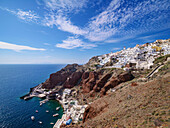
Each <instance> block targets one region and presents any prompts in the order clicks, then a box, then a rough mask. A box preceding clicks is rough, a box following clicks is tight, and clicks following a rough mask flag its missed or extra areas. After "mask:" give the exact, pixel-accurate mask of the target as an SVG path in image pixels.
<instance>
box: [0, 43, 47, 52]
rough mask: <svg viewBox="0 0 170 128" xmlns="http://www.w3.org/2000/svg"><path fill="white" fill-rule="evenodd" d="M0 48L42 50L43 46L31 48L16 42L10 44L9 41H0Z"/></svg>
mask: <svg viewBox="0 0 170 128" xmlns="http://www.w3.org/2000/svg"><path fill="white" fill-rule="evenodd" d="M0 49H10V50H14V51H17V52H19V51H22V50H34V51H35V50H39V51H44V50H45V49H43V48H33V47H30V46H24V45H17V44H11V43H6V42H2V41H0Z"/></svg>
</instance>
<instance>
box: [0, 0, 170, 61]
mask: <svg viewBox="0 0 170 128" xmlns="http://www.w3.org/2000/svg"><path fill="white" fill-rule="evenodd" d="M168 38H170V2H169V0H161V1H160V0H0V64H57V63H58V64H66V63H79V64H83V63H86V62H87V61H88V60H89V59H90V58H91V57H92V56H96V55H101V54H106V53H110V52H111V51H112V52H116V51H119V50H121V49H122V48H123V47H124V46H126V47H134V46H135V45H136V44H143V43H146V42H153V41H155V40H156V39H168Z"/></svg>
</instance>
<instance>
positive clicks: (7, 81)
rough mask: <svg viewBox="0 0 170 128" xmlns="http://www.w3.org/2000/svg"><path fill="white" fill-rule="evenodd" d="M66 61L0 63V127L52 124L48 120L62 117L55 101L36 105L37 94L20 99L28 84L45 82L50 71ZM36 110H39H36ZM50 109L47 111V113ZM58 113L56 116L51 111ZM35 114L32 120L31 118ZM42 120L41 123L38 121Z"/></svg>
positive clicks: (45, 127)
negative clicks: (51, 62)
mask: <svg viewBox="0 0 170 128" xmlns="http://www.w3.org/2000/svg"><path fill="white" fill-rule="evenodd" d="M64 66H65V65H0V128H52V127H53V125H51V124H50V122H54V123H55V122H56V121H57V119H58V118H61V116H62V112H63V110H62V109H60V110H59V111H56V107H57V106H60V104H59V103H58V102H57V101H49V102H47V103H46V104H43V105H42V106H41V107H40V106H39V101H40V99H39V98H33V99H31V100H29V101H24V100H21V99H20V98H19V97H20V96H23V95H24V94H26V93H27V92H29V89H30V88H31V87H34V86H36V85H38V84H39V83H42V82H44V81H45V80H46V79H47V78H49V75H50V74H51V73H54V72H56V71H58V70H60V69H61V68H63V67H64ZM35 110H38V111H39V112H38V113H35ZM46 110H49V113H46ZM55 113H59V114H60V115H59V116H58V117H53V116H52V115H53V114H55ZM32 115H33V116H35V120H34V121H32V120H31V119H30V117H31V116H32ZM38 121H42V122H43V124H39V123H38Z"/></svg>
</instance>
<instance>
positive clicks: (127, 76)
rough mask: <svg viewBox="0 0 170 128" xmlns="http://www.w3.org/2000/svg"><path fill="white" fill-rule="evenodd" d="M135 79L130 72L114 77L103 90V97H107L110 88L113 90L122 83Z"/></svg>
mask: <svg viewBox="0 0 170 128" xmlns="http://www.w3.org/2000/svg"><path fill="white" fill-rule="evenodd" d="M133 78H134V76H133V75H132V74H131V73H130V72H124V73H122V74H120V75H118V76H116V77H115V76H112V78H111V79H110V80H109V81H108V82H107V83H106V84H105V85H104V87H103V88H102V89H101V91H100V92H101V95H105V94H106V92H107V91H108V90H109V89H110V88H113V87H115V86H117V85H118V84H120V83H122V82H126V81H129V80H132V79H133Z"/></svg>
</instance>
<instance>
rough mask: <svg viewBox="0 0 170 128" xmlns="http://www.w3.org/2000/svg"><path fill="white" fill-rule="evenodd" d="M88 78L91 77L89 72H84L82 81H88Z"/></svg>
mask: <svg viewBox="0 0 170 128" xmlns="http://www.w3.org/2000/svg"><path fill="white" fill-rule="evenodd" d="M88 77H89V72H84V73H83V75H82V77H81V79H82V80H85V79H87V78H88Z"/></svg>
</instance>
